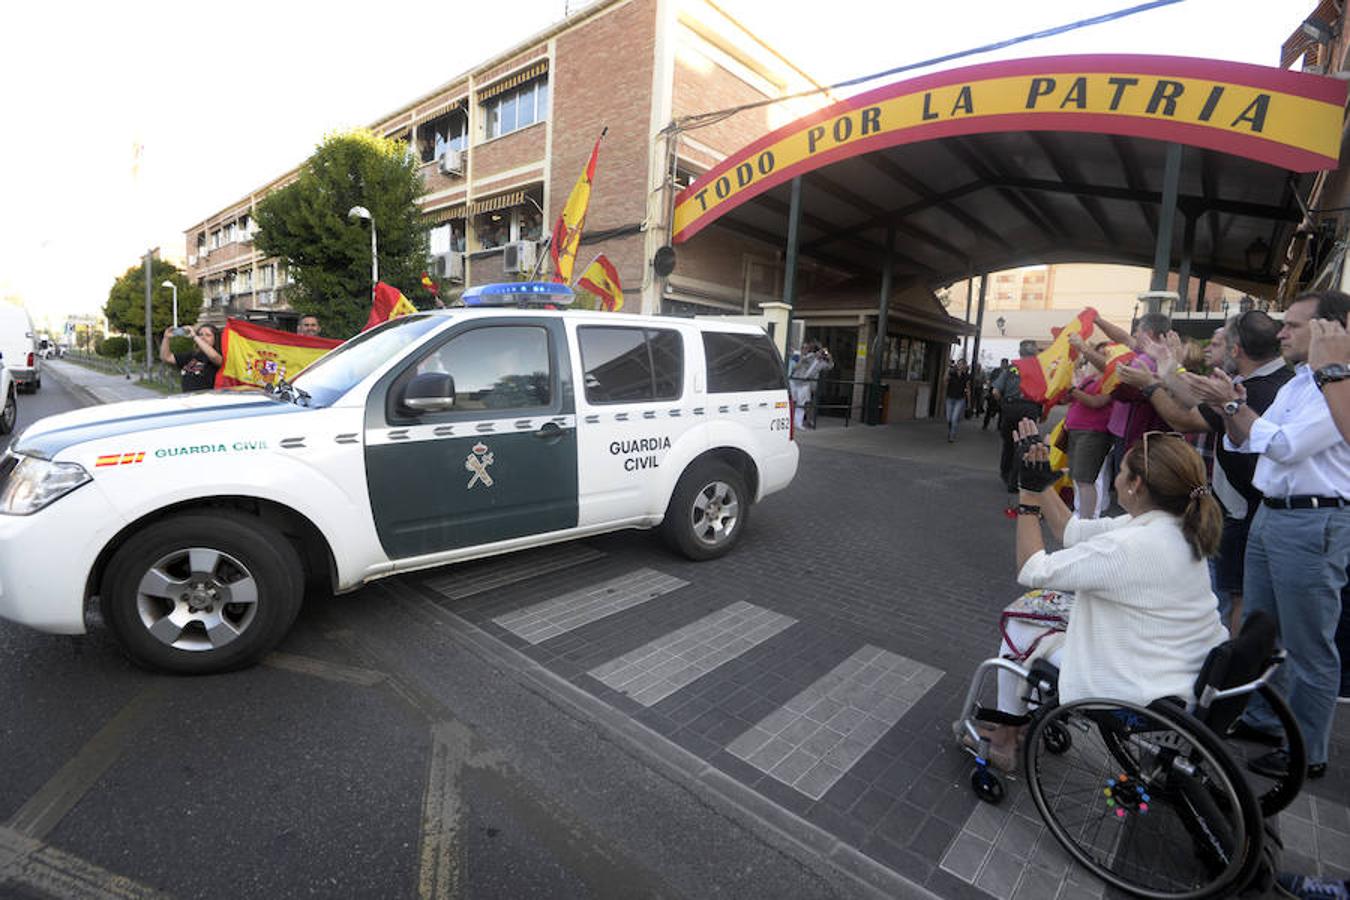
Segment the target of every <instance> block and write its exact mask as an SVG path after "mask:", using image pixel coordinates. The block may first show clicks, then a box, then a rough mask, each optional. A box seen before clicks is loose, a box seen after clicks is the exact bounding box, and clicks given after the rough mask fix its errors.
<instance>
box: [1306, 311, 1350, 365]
mask: <svg viewBox="0 0 1350 900" xmlns="http://www.w3.org/2000/svg"><path fill="white" fill-rule="evenodd" d="M1308 331H1309V332H1310V334H1311V338H1310V340H1309V343H1308V368H1310V369H1313V370H1317V369H1320V368H1322V367H1323V366H1330V365H1333V364H1334V363H1341V364H1342V365H1350V332H1347V331H1346V329H1345V326H1344V325H1342V324H1341V323H1340V322H1336V321H1333V320H1331V319H1313V320H1312V321H1310V322H1309V323H1308Z"/></svg>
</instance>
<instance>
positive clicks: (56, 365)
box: [42, 359, 165, 403]
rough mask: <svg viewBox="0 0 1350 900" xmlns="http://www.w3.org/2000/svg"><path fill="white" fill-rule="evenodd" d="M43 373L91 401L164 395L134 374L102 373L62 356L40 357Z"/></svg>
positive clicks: (118, 401)
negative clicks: (145, 384)
mask: <svg viewBox="0 0 1350 900" xmlns="http://www.w3.org/2000/svg"><path fill="white" fill-rule="evenodd" d="M42 367H43V368H44V369H46V370H47V374H48V375H50V376H52V377H54V378H56V379H57V380H58V381H60V382H61V383H62V384H64V385H65V386H66V387H68V388H70V389H72V390H74V391H77V392H83V393H85V394H88V395H89V396H90V397H92V398H93V400H94V402H95V403H121V402H122V401H124V400H157V399H160V398H161V397H164V396H165V395H164V394H161V393H160V392H159V391H155V390H151V389H150V388H147V387H142V386H141V385H140V384H139V383H138V382H137V381H136V380H135V379H134V378H131V379H128V378H127V377H126V376H125V375H105V374H104V373H103V372H99V371H96V370H94V369H90V368H88V367H86V366H82V365H80V364H79V363H74V362H69V361H67V360H63V359H48V360H44V361H43V363H42Z"/></svg>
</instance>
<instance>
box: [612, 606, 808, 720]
mask: <svg viewBox="0 0 1350 900" xmlns="http://www.w3.org/2000/svg"><path fill="white" fill-rule="evenodd" d="M796 622H797V620H796V619H793V618H791V617H789V616H785V615H783V614H781V613H776V612H774V611H773V610H769V609H764V608H763V607H761V606H755V605H754V604H753V603H746V602H745V601H737V602H736V603H733V604H731V605H730V606H727V607H723V608H722V609H719V610H718V611H717V612H714V613H711V614H709V615H706V616H704V617H703V618H701V619H699V620H698V621H696V622H691V623H690V624H688V625H686V626H684V627H683V628H680V629H678V630H676V631H672V632H670V633H669V634H666V635H663V636H661V637H659V638H657V639H656V640H654V641H650V642H648V643H646V644H643V645H642V646H641V647H638V648H637V649H636V650H632V651H630V652H628V653H625V654H624V655H623V656H620V657H618V658H617V659H612V660H610V661H609V662H607V663H604V664H602V665H599V666H596V667H595V668H594V669H591V670H590V672H589V674H590V675H591V677H593V678H595V679H597V680H598V681H600V682H601V683H602V684H604V685H606V686H607V687H611V688H613V689H614V690H616V691H619V692H620V693H623V694H627V695H628V696H629V697H631V698H632V699H634V700H636V701H637V702H638V703H641V704H642V705H643V706H654V705H656V704H657V703H660V702H661V701H662V700H664V699H665V698H667V697H669V696H670V695H671V694H673V693H675V692H676V691H678V690H679V689H680V688H682V687H685V686H686V685H689V684H692V683H693V682H694V681H696V680H698V679H699V678H701V677H703V676H704V675H706V674H708V673H709V672H711V671H713V670H714V669H716V668H718V667H720V666H723V665H726V664H727V663H729V662H731V661H732V660H733V659H735V658H736V657H738V656H740V655H741V654H742V653H745V652H746V651H748V650H751V649H753V648H754V647H756V646H758V645H759V644H762V643H763V642H764V641H767V640H768V639H769V638H771V637H773V636H774V635H776V634H778V633H779V632H780V631H783V630H784V629H785V628H787V627H788V626H789V625H794V624H796Z"/></svg>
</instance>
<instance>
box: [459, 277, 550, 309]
mask: <svg viewBox="0 0 1350 900" xmlns="http://www.w3.org/2000/svg"><path fill="white" fill-rule="evenodd" d="M460 299H461V300H463V301H464V305H465V306H542V305H550V306H570V305H572V301H573V300H575V299H576V295H575V294H574V293H573V292H572V289H571V288H570V287H568V286H567V285H565V284H559V283H558V282H554V281H508V282H503V283H501V284H480V285H476V286H474V287H471V288H469V289H468V290H466V291H465V292H464V295H463V296H462V297H461V298H460Z"/></svg>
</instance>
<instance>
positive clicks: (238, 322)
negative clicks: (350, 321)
mask: <svg viewBox="0 0 1350 900" xmlns="http://www.w3.org/2000/svg"><path fill="white" fill-rule="evenodd" d="M341 343H342V341H339V340H335V339H333V338H321V337H308V336H306V335H302V334H295V333H293V332H290V331H280V330H278V329H276V328H268V327H266V326H264V325H258V324H255V323H253V322H245V321H243V320H242V319H227V320H226V323H225V330H224V331H223V332H222V333H221V338H220V355H221V356H222V357H224V362H223V363H222V365H221V367H220V370H219V371H218V372H216V385H215V386H216V387H218V388H228V387H238V386H250V385H251V386H253V387H263V386H265V385H269V384H275V383H276V380H277V379H278V378H284V379H286V380H287V381H290V380H292V379H293V378H295V376H296V375H299V374H300V373H301V372H302V371H303V370H304V369H305V367H306V366H308V365H310V364H311V363H312V362H314V361H315V360H316V359H318V358H319V357H320V356H323V355H324V354H325V353H327V352H328V351H329V350H332V349H333V348H334V347H336V346H338V345H339V344H341Z"/></svg>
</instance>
